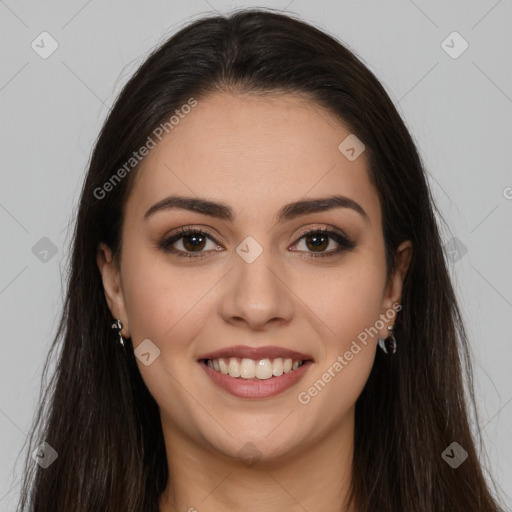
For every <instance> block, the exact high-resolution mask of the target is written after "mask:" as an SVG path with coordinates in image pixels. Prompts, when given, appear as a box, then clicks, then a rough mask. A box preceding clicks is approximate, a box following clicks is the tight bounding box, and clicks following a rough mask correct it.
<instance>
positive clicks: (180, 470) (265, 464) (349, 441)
mask: <svg viewBox="0 0 512 512" xmlns="http://www.w3.org/2000/svg"><path fill="white" fill-rule="evenodd" d="M353 421H354V418H353V414H352V415H351V416H350V418H348V419H346V421H345V424H344V425H341V426H340V427H339V428H337V429H332V428H331V429H330V430H328V431H327V432H325V433H324V432H321V433H320V432H319V435H318V438H317V439H315V440H313V441H311V442H310V443H309V444H308V446H301V448H300V449H298V450H296V451H295V452H294V453H290V454H288V455H287V456H286V457H280V458H279V460H275V459H272V458H269V457H262V458H261V459H259V460H257V461H256V462H254V463H252V464H251V463H248V464H247V463H244V462H243V461H241V460H239V459H233V458H229V457H227V456H225V455H224V454H222V453H220V452H216V451H215V452H214V451H213V449H211V447H204V446H200V445H198V443H197V441H193V440H192V439H190V438H189V437H188V436H186V435H183V433H180V432H177V431H175V430H172V431H171V430H170V429H166V428H165V426H164V437H165V442H166V453H167V461H168V467H169V475H170V478H169V482H168V485H167V488H166V490H165V491H164V493H163V494H162V495H161V497H160V501H159V506H160V509H159V510H160V512H177V511H179V512H182V511H184V512H185V511H186V512H196V511H197V512H217V511H218V510H244V511H245V512H260V511H261V510H262V509H264V510H265V511H266V512H282V511H283V510H287V511H290V512H304V510H307V511H308V512H320V511H321V512H355V509H354V508H353V507H351V508H350V509H349V508H346V506H345V505H344V503H345V499H346V497H347V494H348V491H349V486H350V479H351V467H352V456H353V424H354V423H353Z"/></svg>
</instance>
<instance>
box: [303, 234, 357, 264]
mask: <svg viewBox="0 0 512 512" xmlns="http://www.w3.org/2000/svg"><path fill="white" fill-rule="evenodd" d="M302 239H304V240H305V245H306V249H307V250H308V251H311V253H312V254H308V256H311V257H313V258H316V257H325V256H334V255H336V254H339V253H341V252H342V251H344V250H346V249H354V248H355V247H356V244H355V243H354V242H353V241H352V240H350V239H349V238H348V237H346V236H345V235H343V234H341V233H339V232H337V231H333V230H330V229H314V230H311V231H307V232H306V233H303V234H302V235H301V237H300V238H299V241H300V240H302ZM330 240H334V241H335V242H336V243H337V244H338V248H335V249H334V250H330V251H328V252H324V251H325V249H327V247H329V243H330Z"/></svg>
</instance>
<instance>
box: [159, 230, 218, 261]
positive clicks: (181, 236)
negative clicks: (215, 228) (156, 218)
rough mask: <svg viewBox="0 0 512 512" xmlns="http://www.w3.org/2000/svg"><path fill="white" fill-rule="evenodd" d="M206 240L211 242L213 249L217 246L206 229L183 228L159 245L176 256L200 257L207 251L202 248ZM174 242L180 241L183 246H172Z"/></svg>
mask: <svg viewBox="0 0 512 512" xmlns="http://www.w3.org/2000/svg"><path fill="white" fill-rule="evenodd" d="M208 240H211V241H212V242H213V249H214V250H215V248H218V247H219V245H218V244H217V243H216V241H215V240H214V239H213V238H212V237H211V236H210V235H209V234H208V233H207V232H206V231H202V230H200V229H192V228H184V229H182V230H181V231H180V232H179V233H177V234H175V235H172V236H171V237H169V238H166V239H165V240H163V241H162V242H161V243H160V244H159V245H160V247H161V248H162V249H163V250H164V251H166V252H171V253H175V254H176V255H178V256H183V257H186V258H201V257H203V256H204V252H207V251H203V249H204V248H205V245H206V243H207V241H208ZM176 242H181V245H182V246H183V248H176V247H173V245H174V244H175V243H176ZM194 253H197V254H194Z"/></svg>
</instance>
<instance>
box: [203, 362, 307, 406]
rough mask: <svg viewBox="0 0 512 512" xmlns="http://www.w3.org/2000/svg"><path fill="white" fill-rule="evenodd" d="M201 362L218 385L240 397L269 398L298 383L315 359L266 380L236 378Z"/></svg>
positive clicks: (207, 373)
mask: <svg viewBox="0 0 512 512" xmlns="http://www.w3.org/2000/svg"><path fill="white" fill-rule="evenodd" d="M199 364H200V365H201V367H202V368H203V369H204V371H205V372H206V375H208V377H210V379H212V381H213V382H214V383H215V384H217V386H219V387H220V388H222V389H224V390H225V391H227V392H228V393H231V394H232V395H234V396H237V397H239V398H268V397H271V396H276V395H278V394H279V393H282V392H283V391H285V390H287V389H289V388H291V387H292V386H293V385H294V384H296V383H297V382H298V381H299V380H300V379H301V378H302V377H303V376H304V374H305V373H306V372H307V371H308V368H309V367H310V366H311V365H312V364H313V361H306V362H305V363H304V364H303V365H301V366H299V368H297V369H296V370H293V371H291V372H288V373H283V374H282V375H280V376H279V377H270V379H264V380H256V379H254V380H251V379H242V378H234V377H230V376H229V375H224V374H223V373H221V372H218V371H216V370H213V369H212V368H210V367H209V366H208V365H207V364H206V362H205V361H200V362H199Z"/></svg>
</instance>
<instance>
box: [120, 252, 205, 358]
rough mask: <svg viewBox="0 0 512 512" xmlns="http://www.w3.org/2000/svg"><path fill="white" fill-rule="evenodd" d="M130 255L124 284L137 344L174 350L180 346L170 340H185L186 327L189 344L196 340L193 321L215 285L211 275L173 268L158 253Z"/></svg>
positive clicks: (131, 325)
mask: <svg viewBox="0 0 512 512" xmlns="http://www.w3.org/2000/svg"><path fill="white" fill-rule="evenodd" d="M126 253H127V257H126V260H125V267H124V269H123V274H124V276H123V284H124V292H125V304H126V309H127V314H128V318H129V320H130V331H131V335H132V338H133V339H134V343H135V344H137V343H138V342H139V341H141V340H143V339H145V338H149V339H154V340H155V342H156V343H157V344H165V345H166V350H168V349H169V350H173V347H174V345H175V344H176V343H175V342H174V341H173V343H172V346H167V345H169V343H167V342H166V340H169V339H173V340H179V339H183V338H182V336H180V334H179V333H180V331H183V329H184V328H185V327H186V328H187V333H188V334H187V339H186V341H188V342H189V341H190V339H191V338H193V325H191V322H190V319H191V318H192V317H194V318H196V317H197V315H198V314H199V315H200V314H201V309H202V308H201V305H202V299H203V298H204V295H205V293H206V292H207V290H208V289H209V288H211V286H212V285H213V284H214V280H213V278H212V277H211V275H210V277H208V274H207V273H206V272H205V271H203V270H201V269H199V268H196V269H195V270H192V269H183V268H182V267H178V266H175V265H172V264H171V263H170V261H166V258H165V257H162V256H158V257H157V256H155V249H148V250H144V251H139V252H138V253H137V252H135V251H132V252H130V250H129V249H128V248H127V250H126ZM169 258H170V257H169ZM204 268H206V267H204ZM210 281H211V282H210ZM184 341H185V339H184ZM178 345H179V343H178Z"/></svg>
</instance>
